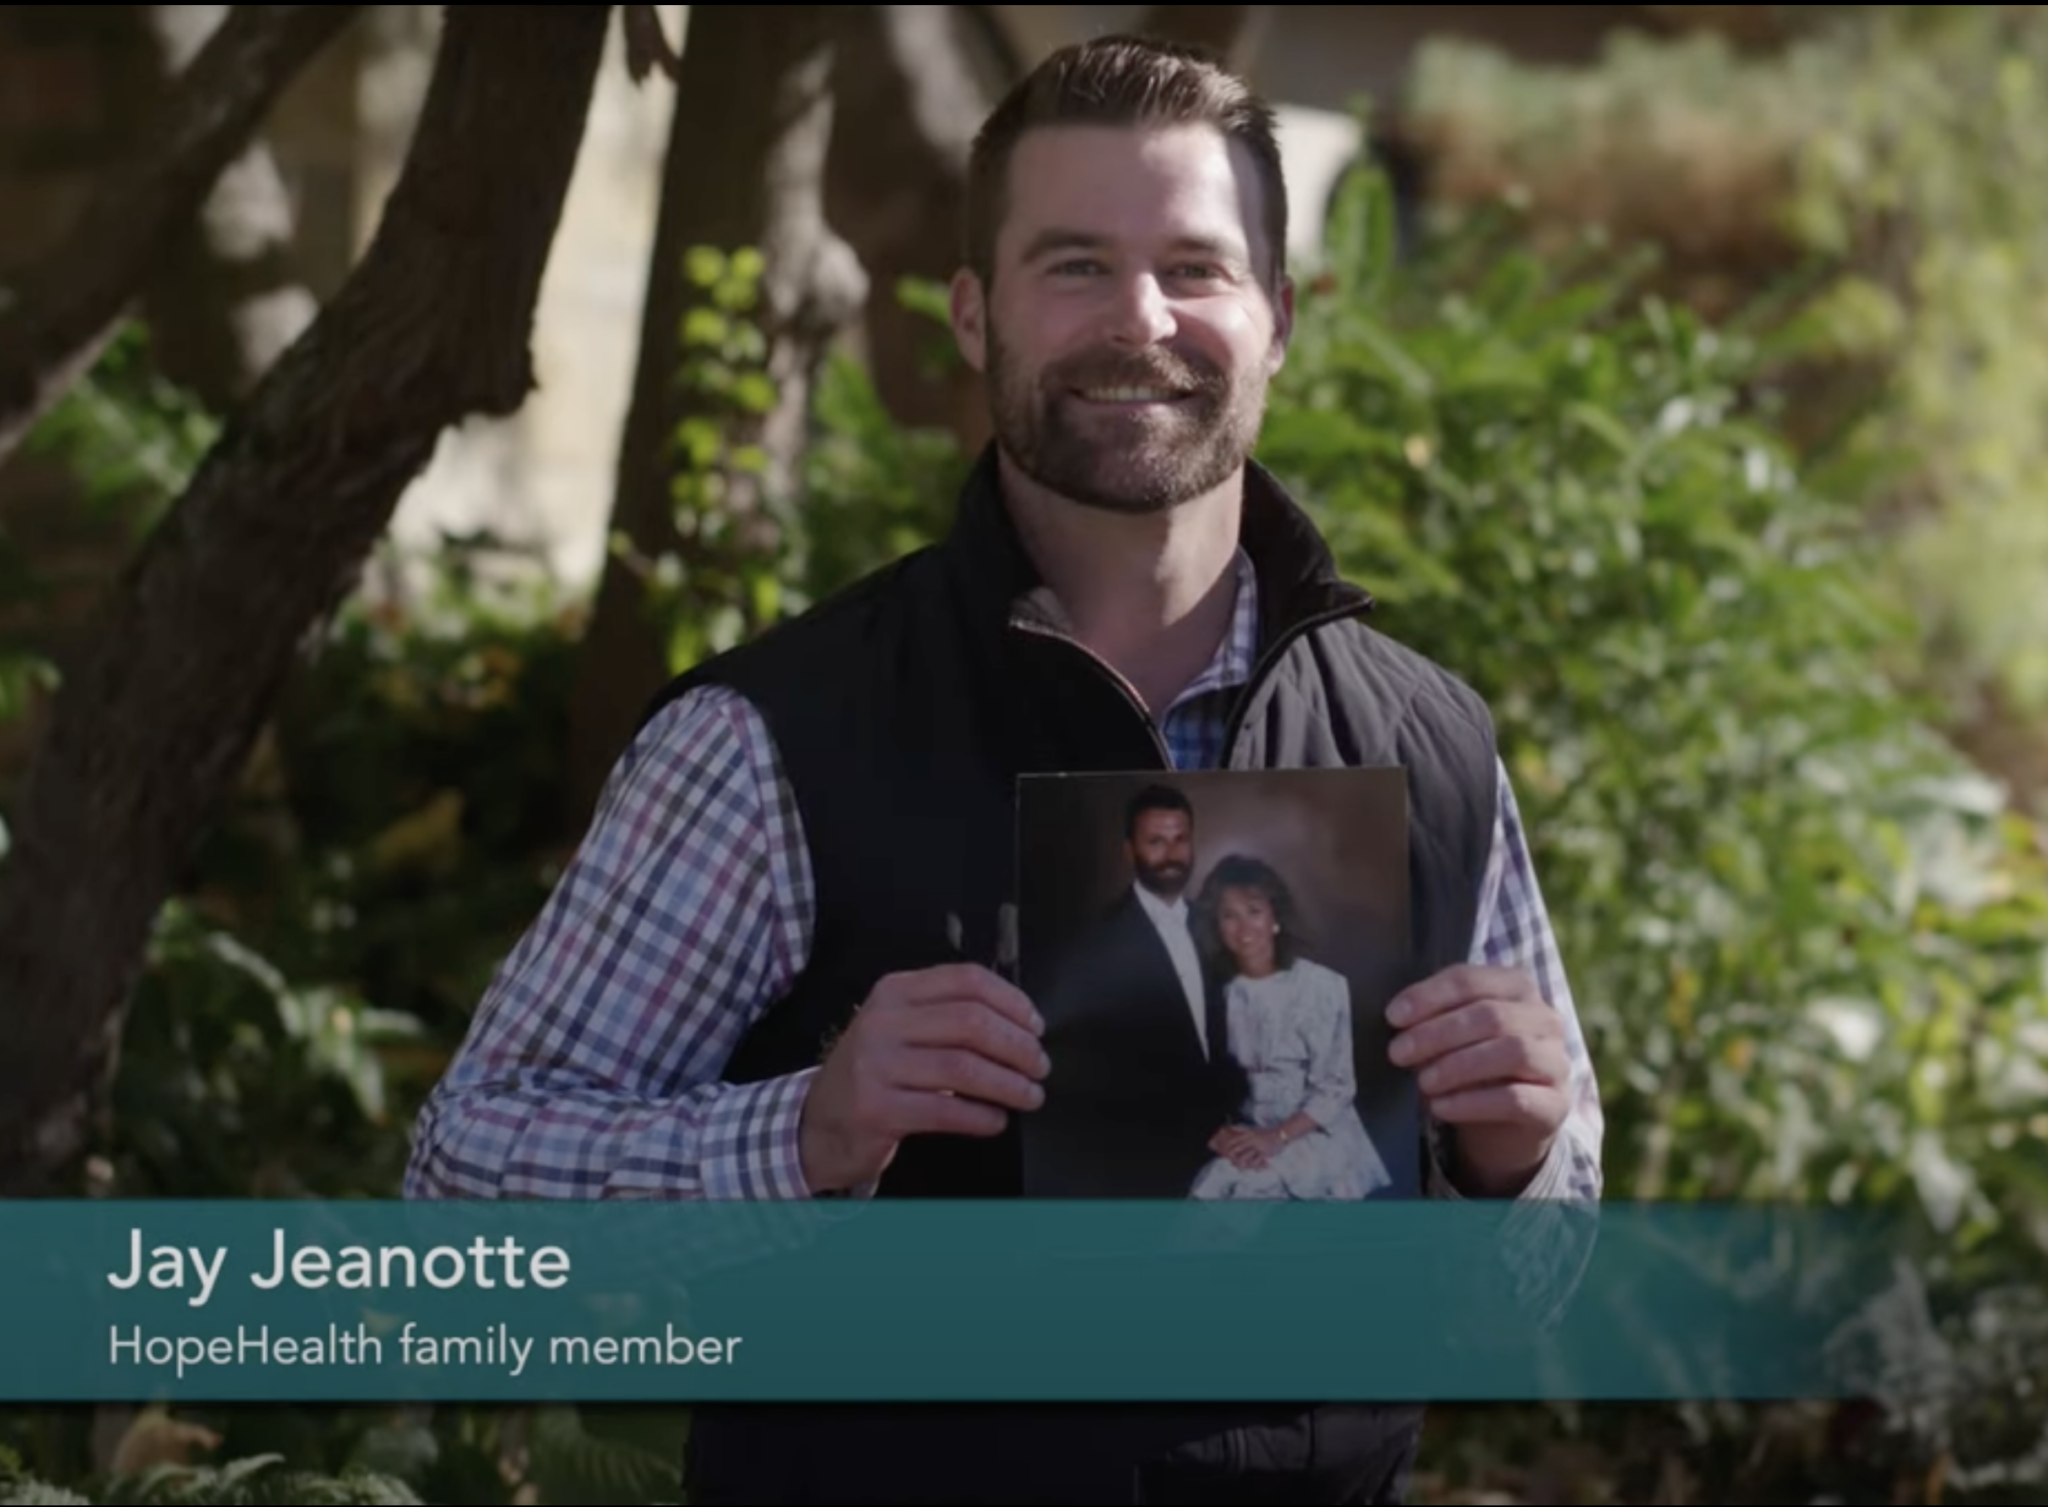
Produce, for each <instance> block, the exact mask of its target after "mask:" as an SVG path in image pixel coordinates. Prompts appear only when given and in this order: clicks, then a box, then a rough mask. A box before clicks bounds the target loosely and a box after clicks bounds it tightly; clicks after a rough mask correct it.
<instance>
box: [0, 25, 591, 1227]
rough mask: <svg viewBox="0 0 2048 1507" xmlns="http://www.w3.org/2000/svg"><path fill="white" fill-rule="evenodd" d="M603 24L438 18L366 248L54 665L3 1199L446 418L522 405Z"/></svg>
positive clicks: (4, 922) (21, 928) (60, 1131)
mask: <svg viewBox="0 0 2048 1507" xmlns="http://www.w3.org/2000/svg"><path fill="white" fill-rule="evenodd" d="M608 19H609V7H606V6H574V5H534V6H510V7H502V8H500V7H492V6H454V7H451V8H450V10H449V13H448V24H447V30H446V33H445V35H444V37H443V40H442V43H441V50H440V55H439V57H438V59H437V61H436V65H435V72H434V79H433V83H432V85H431V87H430V89H429V92H428V96H427V101H426V107H425V110H424V111H423V113H422V115H421V119H420V122H419V126H418V131H417V134H416V136H415V138H414V142H413V147H412V151H411V154H410V156H409V158H408V160H407V163H406V169H405V173H404V175H403V177H402V178H401V180H400V182H399V184H398V186H397V188H396V190H395V191H394V192H393V194H392V196H391V199H390V202H389V205H388V207H387V209H386V212H385V216H384V220H383V223H382V225H381V226H380V227H379V230H378V234H377V237H376V240H375V242H374V243H373V244H372V246H371V247H370V250H369V252H368V254H367V255H366V256H365V257H364V259H363V262H362V264H361V265H360V266H359V267H358V268H357V269H356V271H355V272H354V274H353V275H352V276H351V277H350V278H349V280H348V282H347V283H346V284H345V285H344V287H343V288H342V290H341V292H340V293H339V294H338V295H337V296H336V298H335V299H334V300H333V302H332V303H331V304H330V305H329V306H328V307H327V308H326V309H325V310H324V311H323V312H322V314H321V315H320V317H319V319H318V320H317V321H316V322H315V323H314V325H313V327H312V328H311V329H310V330H309V331H308V332H307V333H306V335H305V337H304V338H303V339H301V340H300V341H299V342H298V343H297V344H296V345H294V346H293V347H292V349H291V350H290V351H288V352H287V353H286V354H285V356H284V358H283V359H282V360H280V361H279V362H278V363H277V364H276V365H275V366H274V367H273V368H272V369H271V371H270V373H269V374H268V375H267V376H266V377H265V378H264V380H263V382H262V383H261V385H260V386H259V387H258V389H257V390H256V392H255V393H254V394H253V395H252V396H251V397H250V399H249V400H248V402H247V403H246V404H245V405H243V407H242V408H241V409H240V410H239V411H238V412H237V413H236V414H235V415H234V416H233V417H232V420H231V422H230V424H229V426H228V429H227V431H226V433H225V434H224V435H223V437H222V438H221V440H220V442H219V444H218V445H217V446H216V447H215V449H214V451H213V452H212V453H211V454H210V455H209V456H208V457H207V459H206V461H205V462H204V464H203V465H202V466H201V467H200V469H199V472H198V474H197V475H196V476H195V477H194V478H193V480H192V483H191V486H190V487H189V488H188V489H187V491H186V493H185V495H184V496H183V497H181V498H180V499H179V501H178V503H177V504H176V506H175V507H174V508H173V509H172V511H171V513H170V516H169V517H167V518H166V519H165V521H164V522H163V524H162V525H161V526H160V527H159V528H158V529H157V530H156V531H155V532H154V533H153V534H152V535H151V537H150V539H149V540H148V542H147V543H146V544H145V545H144V546H143V547H142V549H141V551H140V552H139V554H138V557H137V558H136V560H135V561H134V562H133V563H132V564H131V565H130V567H129V568H128V570H127V571H126V572H125V573H124V575H123V577H122V580H121V582H120V584H119V586H118V588H117V589H116V590H115V591H114V593H113V594H112V596H111V597H110V599H109V601H108V603H107V606H106V609H105V611H104V613H103V614H102V616H101V617H100V619H99V621H98V622H97V623H96V625H95V631H94V634H93V637H92V638H91V640H90V641H89V646H88V648H87V649H86V651H85V652H84V653H83V654H82V655H81V657H80V662H78V663H76V664H74V665H70V666H67V667H66V669H67V674H66V677H65V681H64V685H63V687H62V689H61V691H60V693H59V695H58V697H57V700H56V702H55V705H54V706H53V708H52V716H51V723H50V729H49V733H48V736H47V738H46V739H45V742H44V744H43V747H42V748H41V749H40V750H39V753H38V758H37V761H36V764H35V766H34V768H33V769H32V770H31V772H30V776H29V780H28V784H27V788H26V791H25V795H24V800H23V803H22V808H21V816H22V819H21V822H20V825H19V829H18V831H17V834H16V846H15V849H14V852H13V853H12V854H11V855H10V857H9V858H8V860H7V863H6V867H5V868H4V869H0V1033H4V1035H5V1038H6V1040H7V1043H8V1050H7V1051H6V1052H5V1053H4V1054H0V1196H21V1195H23V1194H29V1193H36V1192H45V1191H50V1190H52V1189H54V1188H58V1187H61V1186H63V1182H62V1179H63V1176H64V1174H65V1172H66V1170H67V1169H68V1168H69V1167H70V1166H71V1164H72V1163H73V1162H74V1159H75V1158H76V1157H77V1156H78V1155H79V1153H80V1152H81V1151H82V1150H84V1149H85V1148H86V1146H87V1144H88V1142H89V1139H90V1137H91V1136H92V1134H93V1132H94V1130H95V1128H96V1122H97V1113H98V1110H99V1109H100V1107H101V1105H102V1103H103V1100H104V1093H105V1089H106V1086H107V1082H108V1080H109V1078H110V1076H111V1074H112V1072H113V1070H114V1067H115V1063H116V1055H117V1043H118V1041H119V1039H120V1032H121V1025H122V1021H123V1018H124V1015H125V1010H126V1004H127V999H128V996H129V993H130V991H131V988H132V986H133V983H134V981H135V979H136V977H137V974H138V972H139V970H140V967H141V964H142V961H143V958H144V955H145V951H146V947H147V943H148V939H149V934H150V930H151V926H152V923H153V920H154V918H155V916H156V914H157V912H158V910H159V909H160V907H161V906H162V904H163V902H164V900H165V898H166V897H167V896H168V895H169V894H171V893H172V892H173V890H174V888H175V887H176V886H177V884H178V883H179V880H180V878H181V875H182V872H183V870H184V869H185V867H186V866H187V865H188V864H189V862H190V861H191V858H192V856H193V854H194V852H195V850H196V848H197V846H198V844H199V841H200V839H201V838H202V836H203V835H204V832H205V829H206V827H207V825H208V824H209V822H210V821H211V820H212V819H213V817H214V815H215V813H216V812H217V810H218V809H219V807H220V805H221V803H222V802H223V801H224V799H225V798H226V797H227V796H228V795H229V794H230V793H231V791H232V788H233V785H234V782H235V780H236V778H237V776H238V774H239V772H240V771H241V769H242V768H243V766H244V764H245V763H246V760H247V758H248V755H249V752H250V747H251V742H252V739H253V736H254V733H255V731H256V729H257V728H258V727H259V726H260V724H261V722H262V720H263V718H264V716H265V715H266V714H267V712H268V710H269V708H270V706H271V704H272V701H273V700H274V698H275V695H276V693H277V691H278V689H279V687H280V685H281V683H282V682H283V681H284V679H285V678H286V676H287V675H288V674H289V673H290V670H291V668H292V664H293V660H294V657H295V652H296V649H297V646H299V645H300V644H302V643H304V642H306V641H307V640H308V639H309V637H310V636H311V635H313V634H314V633H316V632H317V631H318V630H319V629H321V628H322V627H323V626H324V624H325V622H326V620H327V618H328V617H329V615H330V614H331V613H332V612H333V610H334V609H335V607H336V605H337V604H338V603H339V601H340V600H341V598H342V597H343V596H344V594H345V593H346V592H347V590H348V589H349V586H350V584H351V580H352V577H353V576H354V574H355V573H356V572H357V571H358V570H359V569H360V567H361V563H362V561H363V559H364V558H365V556H366V555H367V554H368V552H369V551H370V549H371V548H372V546H373V545H374V544H375V542H376V540H377V538H378V537H379V536H380V535H381V534H382V533H383V532H384V529H385V527H386V525H387V523H388V521H389V519H390V517H391V514H392V510H393V508H394V507H395V506H396V504H397V502H398V499H399V497H400V494H401V493H402V492H403V491H404V489H405V488H406V486H407V485H408V484H409V483H410V482H411V481H412V480H413V479H414V477H416V476H417V475H418V474H419V473H420V471H421V470H422V468H423V467H424V466H425V465H426V463H427V461H428V459H429V458H430V457H431V456H432V454H433V451H434V447H435V443H436V441H437V440H438V438H439V436H440V435H441V434H442V432H443V431H444V430H446V429H447V428H448V427H449V426H451V425H453V424H456V423H458V422H460V421H462V420H464V419H466V418H469V417H471V416H475V415H485V416H501V415H505V414H510V413H512V412H514V411H515V410H517V409H518V407H519V406H520V404H521V403H522V402H523V401H524V400H525V397H526V394H527V392H528V390H529V389H530V387H531V386H532V383H533V376H532V366H531V357H530V354H529V350H528V340H529V335H530V331H531V326H532V320H533V313H534V305H535V301H536V299H537V297H538V294H539V290H540V282H541V275H542V272H543V270H544V268H545V266H546V263H547V257H548V250H549V246H550V244H551V242H552V241H553V238H554V234H555V229H556V225H557V222H558V220H559V217H560V214H561V208H562V202H563V199H564V196H565V194H566V192H567V189H568V185H569V176H570V172H571V170H572V168H573V166H574V164H575V160H576V154H577V150H578V147H579V146H580V144H581V141H582V136H583V129H584V119H585V115H586V113H587V111H588V109H589V105H590V97H591V93H592V89H593V86H594V83H595V79H596V72H597V67H598V62H599V58H600V56H601V54H602V51H603V46H604V39H605V29H606V25H607V22H608Z"/></svg>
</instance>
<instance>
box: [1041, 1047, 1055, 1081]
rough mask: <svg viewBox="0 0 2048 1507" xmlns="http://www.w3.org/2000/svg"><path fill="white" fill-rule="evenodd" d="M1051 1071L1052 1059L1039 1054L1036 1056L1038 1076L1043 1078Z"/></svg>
mask: <svg viewBox="0 0 2048 1507" xmlns="http://www.w3.org/2000/svg"><path fill="white" fill-rule="evenodd" d="M1051 1071H1052V1059H1051V1058H1050V1057H1048V1056H1046V1055H1045V1053H1043V1052H1040V1053H1039V1054H1038V1076H1039V1077H1041V1078H1043V1077H1044V1076H1045V1075H1046V1074H1047V1073H1050V1072H1051Z"/></svg>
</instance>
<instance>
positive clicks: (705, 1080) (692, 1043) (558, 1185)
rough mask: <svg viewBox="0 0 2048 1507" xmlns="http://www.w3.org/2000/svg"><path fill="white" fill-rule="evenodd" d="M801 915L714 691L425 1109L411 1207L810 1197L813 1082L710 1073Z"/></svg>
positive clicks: (801, 876) (803, 866) (645, 738)
mask: <svg viewBox="0 0 2048 1507" xmlns="http://www.w3.org/2000/svg"><path fill="white" fill-rule="evenodd" d="M812 907H813V900H812V890H811V875H810V871H809V859H808V854H807V853H806V850H805V847H804V842H803V835H802V832H801V830H800V825H799V822H798V818H797V813H796V810H795V807H794V805H793V803H792V801H791V798H790V795H789V792H788V789H787V786H786V785H785V783H784V781H783V779H782V774H781V770H780V767H779V760H778V758H777V755H776V752H775V748H774V745H773V743H772V741H771V740H770V738H769V737H768V734H767V729H766V727H765V725H764V724H763V723H762V722H761V720H760V718H759V717H758V715H756V714H755V712H754V710H753V708H752V707H751V705H749V704H748V703H747V702H745V701H743V700H741V699H740V698H739V697H738V696H737V695H735V694H734V693H732V692H730V691H726V690H723V689H720V688H707V689H703V690H698V691H696V692H693V693H692V694H690V695H689V696H687V697H684V698H682V699H680V700H678V701H677V702H676V703H674V704H673V705H671V706H669V707H668V708H666V709H664V710H663V712H662V713H660V714H659V715H658V716H657V717H655V718H654V719H652V720H651V721H650V722H649V724H648V725H647V727H646V728H645V729H644V730H643V731H642V732H641V734H640V736H639V737H638V738H636V739H635V740H634V742H633V744H632V746H631V747H629V748H628V749H627V751H626V753H625V754H624V755H623V756H622V757H621V759H620V760H619V763H618V765H617V766H616V767H615V768H614V769H613V771H612V774H611V777H610V779H609V781H608V782H607V784H606V787H605V791H604V794H603V796H602V798H601V800H600V802H599V805H598V809H597V813H596V816H595V818H594V820H593V822H592V824H591V827H590V830H589V832H588V834H587V835H586V837H585V838H584V840H583V843H582V845H581V847H580V848H579V849H578V851H577V853H576V855H575V857H574V858H573V859H572V861H571V863H570V865H569V867H568V869H567V871H566V872H565V873H564V875H563V876H562V879H561V882H560V883H559V884H558V885H557V886H556V889H555V891H554V893H553V894H552V896H551V897H550V898H549V900H548V903H547V905H546V906H545V907H544V908H543V910H542V912H541V914H540V916H539V917H538V918H537V920H536V921H535V922H534V924H533V926H532V928H531V929H530V930H529V931H528V932H527V933H526V935H525V936H524V937H523V938H522V939H521V941H520V942H519V944H518V946H517V947H516V948H515V949H514V950H513V952H512V953H511V954H510V955H509V956H508V957H507V959H506V960H505V962H504V964H503V965H502V966H501V967H500V969H499V971H498V973H497V975H496V977H495V978H494V979H493V981H492V983H491V986H490V988H489V990H488V991H487V992H486V994H485V996H484V998H483V1000H482V1002H481V1003H480V1004H479V1006H478V1010H477V1014H476V1018H475V1020H474V1021H473V1022H472V1024H471V1026H470V1030H469V1034H468V1037H467V1039H466V1040H465V1041H464V1043H463V1045H462V1047H461V1050H460V1051H459V1052H458V1053H457V1055H456V1057H455V1060H454V1062H453V1063H452V1064H451V1065H450V1067H449V1070H448V1072H447V1074H446V1076H445V1077H444V1078H443V1079H442V1081H441V1083H440V1084H439V1085H438V1086H437V1087H436V1089H435V1091H434V1093H433V1094H432V1096H431V1097H430V1098H429V1100H428V1102H427V1104H426V1106H425V1108H424V1109H423V1111H422V1112H421V1115H420V1118H419V1123H418V1126H417V1130H416V1134H415V1138H414V1145H413V1152H412V1157H411V1161H410V1164H409V1165H408V1167H407V1170H406V1177H405V1195H406V1196H407V1197H409V1198H482V1199H488V1198H540V1199H579V1198H744V1199H808V1198H809V1197H810V1196H811V1194H810V1189H809V1187H808V1185H807V1184H806V1183H805V1180H804V1177H803V1173H802V1170H801V1166H800V1163H799V1160H798V1155H797V1121H798V1115H799V1114H800V1112H801V1110H802V1108H803V1098H804V1093H805V1091H806V1089H807V1088H808V1086H809V1083H810V1079H811V1077H812V1076H813V1075H814V1074H815V1072H816V1069H815V1068H813V1069H810V1070H807V1071H804V1072H799V1073H796V1074H793V1075H791V1076H788V1077H783V1078H776V1079H771V1080H769V1081H767V1082H763V1083H753V1084H744V1085H733V1084H724V1083H720V1082H719V1081H718V1078H719V1075H720V1073H721V1072H722V1071H723V1069H724V1066H725V1063H726V1061H727V1059H728V1058H729V1057H730V1055H731V1054H732V1051H733V1049H734V1047H735V1046H736V1045H737V1044H738V1042H739V1040H740V1038H741V1036H742V1034H743V1033H744V1032H745V1031H746V1029H747V1028H748V1026H749V1025H751V1024H752V1022H753V1021H754V1020H755V1019H756V1017H757V1016H758V1015H759V1013H760V1011H761V1010H762V1009H763V1008H764V1007H765V1006H766V1005H767V1004H768V1003H769V1002H770V1001H772V1000H774V999H775V998H776V997H778V996H779V995H780V994H782V993H783V992H785V991H786V990H787V988H788V987H789V985H790V983H791V982H792V981H793V980H794V979H795V978H796V976H797V974H798V972H799V971H800V970H801V968H802V966H803V963H804V959H805V956H806V953H807V951H808V948H809V945H810V931H811V926H812V915H813V913H812Z"/></svg>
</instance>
